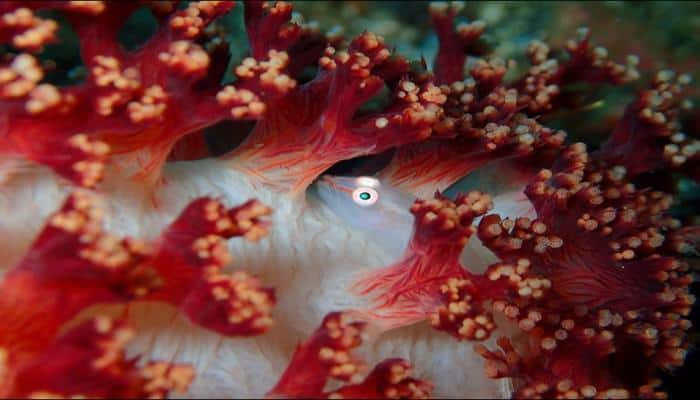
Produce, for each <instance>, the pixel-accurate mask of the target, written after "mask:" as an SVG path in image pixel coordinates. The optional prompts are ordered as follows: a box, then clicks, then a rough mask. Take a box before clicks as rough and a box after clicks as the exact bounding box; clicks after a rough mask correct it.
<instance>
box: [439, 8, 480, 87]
mask: <svg viewBox="0 0 700 400" xmlns="http://www.w3.org/2000/svg"><path fill="white" fill-rule="evenodd" d="M462 7H463V4H462V3H458V2H437V1H436V2H433V3H431V4H430V9H429V10H430V17H431V19H432V22H433V27H434V28H435V33H436V34H437V36H438V40H439V41H440V46H439V48H438V52H437V55H436V56H435V65H434V66H433V72H434V73H435V82H436V83H437V84H449V83H452V82H457V81H461V80H462V79H464V64H465V63H466V61H467V53H473V52H478V51H477V50H478V49H477V47H476V41H477V40H478V39H479V37H480V36H481V34H482V33H483V32H484V28H485V24H484V23H483V22H482V21H474V22H472V23H470V24H459V25H458V26H457V27H456V29H455V27H454V19H455V16H456V15H457V14H458V13H459V11H460V10H461V9H462Z"/></svg>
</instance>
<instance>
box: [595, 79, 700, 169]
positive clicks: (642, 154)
mask: <svg viewBox="0 0 700 400" xmlns="http://www.w3.org/2000/svg"><path fill="white" fill-rule="evenodd" d="M674 75H675V74H674V73H673V72H672V71H670V70H664V71H660V72H659V73H657V74H656V77H655V78H654V81H653V82H652V87H651V88H650V89H647V90H644V91H643V92H641V93H640V94H639V96H638V98H637V100H636V101H635V102H634V103H632V104H630V105H629V106H628V107H627V110H626V111H625V115H624V116H623V117H622V119H621V120H620V121H619V122H618V124H617V126H616V127H615V130H614V131H613V132H612V134H611V135H610V138H609V139H608V140H607V141H606V142H605V143H603V145H602V146H601V149H600V151H599V152H598V153H596V156H597V157H599V158H601V159H603V160H605V161H606V162H607V163H609V164H610V165H620V166H623V167H625V169H626V171H627V174H628V175H630V176H634V175H637V174H639V173H642V172H647V171H650V170H654V169H657V168H660V167H662V166H664V165H669V166H671V167H676V168H677V167H680V166H681V165H683V164H685V163H686V162H694V161H695V162H697V160H698V159H700V141H699V140H697V139H694V138H692V137H690V136H689V135H686V134H684V133H683V132H681V130H680V122H679V114H680V112H681V105H682V104H683V100H684V99H683V96H682V89H683V86H684V85H687V84H688V83H689V82H690V77H689V76H688V75H680V76H679V77H678V78H677V80H676V81H675V82H674V81H673V78H674ZM659 148H663V152H661V151H659V150H658V149H659Z"/></svg>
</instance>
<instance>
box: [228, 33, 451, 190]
mask: <svg viewBox="0 0 700 400" xmlns="http://www.w3.org/2000/svg"><path fill="white" fill-rule="evenodd" d="M320 64H321V67H322V68H323V71H322V72H321V73H320V74H319V75H318V76H317V78H316V79H315V80H313V81H311V82H309V83H308V84H306V85H304V86H302V87H299V88H297V89H296V90H294V91H293V92H291V93H290V94H289V95H287V96H285V97H283V98H281V99H279V100H278V101H276V102H274V104H273V105H271V106H270V107H274V108H275V109H276V110H277V112H276V113H274V114H271V115H268V116H266V117H265V118H264V119H263V120H261V121H260V122H259V123H258V124H257V125H256V127H255V129H254V130H253V132H252V133H251V135H250V136H249V137H248V139H247V140H246V141H245V142H244V143H243V144H242V145H241V146H240V147H239V148H238V149H237V150H236V151H235V152H233V153H232V154H231V155H230V156H229V157H231V160H232V165H233V166H234V167H235V168H239V169H242V170H244V171H246V172H247V173H249V174H250V175H253V176H257V177H259V178H260V179H261V180H262V181H263V182H264V183H266V184H269V185H270V186H273V187H275V188H279V189H284V190H288V191H291V192H292V193H300V192H301V191H302V190H303V189H304V188H306V186H308V185H309V184H310V183H311V181H312V180H313V179H314V178H315V177H316V176H318V175H319V174H320V173H321V172H322V171H323V170H325V169H327V168H328V167H330V166H331V165H333V163H335V162H337V161H340V160H344V159H349V158H352V157H356V156H361V155H367V154H375V153H379V152H381V151H384V150H386V149H388V148H391V147H394V146H399V145H402V144H405V143H410V142H413V141H417V140H421V139H425V138H426V137H428V136H430V134H431V132H432V129H431V126H432V125H433V124H434V123H435V121H436V119H437V118H438V117H439V115H440V112H441V109H440V107H439V105H440V104H441V103H442V101H443V100H444V99H443V97H442V96H440V94H439V92H438V91H437V89H436V88H435V87H434V86H432V85H429V84H427V85H424V86H418V85H416V84H415V83H413V82H411V81H402V82H401V83H399V84H398V87H397V88H396V91H395V99H396V100H395V103H394V104H393V105H392V106H390V107H389V108H387V109H386V110H384V111H383V112H381V113H378V114H375V115H372V116H366V117H363V118H355V119H354V118H353V115H354V114H355V112H356V111H357V109H358V108H359V107H360V106H361V105H362V104H363V103H364V102H366V101H367V100H369V99H370V98H371V97H372V96H374V95H375V94H376V93H377V92H378V91H379V90H380V89H381V88H382V86H383V80H382V79H389V80H393V79H395V77H396V76H400V71H401V70H404V69H405V67H406V65H405V64H404V63H402V62H401V61H398V60H392V59H391V54H390V53H389V51H388V50H387V49H386V48H385V47H384V44H383V40H382V39H381V38H380V37H377V36H375V35H373V34H371V33H365V34H363V35H361V36H360V37H358V38H357V39H355V40H354V41H353V42H352V44H351V46H350V49H349V51H348V52H345V51H341V52H337V53H336V51H335V49H333V48H330V47H329V48H328V49H327V50H326V56H324V57H322V58H321V60H320ZM300 160H303V161H302V162H300Z"/></svg>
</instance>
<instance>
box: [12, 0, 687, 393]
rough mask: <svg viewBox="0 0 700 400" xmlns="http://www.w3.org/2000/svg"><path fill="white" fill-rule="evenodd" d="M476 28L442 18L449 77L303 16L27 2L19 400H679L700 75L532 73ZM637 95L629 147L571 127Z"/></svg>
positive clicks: (20, 130)
mask: <svg viewBox="0 0 700 400" xmlns="http://www.w3.org/2000/svg"><path fill="white" fill-rule="evenodd" d="M462 6H463V5H462V4H461V3H460V2H436V3H432V4H431V5H430V6H429V7H428V11H429V15H430V21H431V22H432V25H433V27H434V30H435V34H436V37H437V43H438V44H437V51H436V53H435V56H434V57H433V59H434V60H433V61H434V62H433V65H432V66H428V65H427V64H428V63H427V62H426V60H425V59H420V60H414V59H411V58H410V57H408V56H406V55H402V52H401V51H398V50H396V47H395V44H394V43H389V40H385V39H384V38H382V37H381V36H380V35H378V34H375V33H372V32H369V31H364V32H363V33H361V34H359V35H357V36H355V37H351V38H346V37H344V36H343V35H341V34H339V33H338V32H337V31H333V32H328V33H324V32H322V31H321V30H320V29H319V27H318V26H317V25H316V24H313V23H308V24H307V23H304V22H303V19H302V18H301V17H300V16H299V15H297V14H296V13H295V12H294V7H293V5H292V4H291V3H287V2H282V1H279V2H264V1H244V2H243V4H236V2H233V1H192V2H177V1H173V2H171V1H133V2H116V1H114V2H113V1H67V2H59V1H36V2H21V1H17V2H14V1H8V2H3V3H1V4H0V43H2V47H0V49H2V51H3V57H2V59H0V155H1V156H2V162H0V210H1V214H0V237H2V240H1V241H0V252H1V253H2V255H3V257H2V260H3V261H2V262H1V263H0V267H1V268H2V271H3V272H2V281H1V282H0V288H2V294H1V295H0V319H1V321H2V325H3V326H2V328H0V396H3V397H75V396H85V397H91V398H96V397H99V398H114V397H167V396H171V395H173V396H174V395H185V396H189V397H203V396H215V397H262V396H267V397H274V398H300V397H302V398H426V397H430V396H436V397H451V398H464V397H482V398H483V397H487V398H506V397H518V398H519V397H525V398H542V397H546V398H550V397H551V398H554V397H558V398H561V397H564V398H599V397H600V398H611V397H614V398H618V397H651V398H661V397H664V396H666V393H665V392H664V391H663V389H662V388H661V387H660V385H661V380H660V372H663V371H672V370H673V369H675V368H677V367H680V366H682V365H683V363H684V360H685V357H686V354H687V352H688V351H689V348H690V344H689V340H688V338H687V336H688V335H687V333H688V331H689V329H690V328H691V325H692V324H691V322H690V321H689V314H690V312H691V308H692V306H693V304H694V301H695V298H694V296H693V295H692V294H691V291H690V285H691V284H692V282H693V275H692V268H691V266H690V263H689V260H690V258H691V257H693V256H697V254H698V253H697V244H698V237H699V236H700V228H698V226H697V225H695V224H694V223H693V220H692V219H681V218H676V217H674V215H673V213H672V211H673V210H672V207H673V205H674V202H676V201H677V193H674V190H673V189H674V188H673V187H672V186H673V185H670V184H668V183H666V184H664V183H659V182H657V181H659V180H662V181H663V180H664V179H665V180H667V181H668V180H671V179H678V177H679V176H680V177H683V179H685V180H687V181H690V180H693V179H695V180H697V178H698V175H697V172H694V171H697V166H698V165H700V164H699V163H698V161H700V155H699V152H698V150H699V149H700V142H699V141H698V139H697V134H698V130H697V123H696V122H697V111H694V110H693V109H692V103H691V102H690V101H689V100H688V98H687V97H688V96H687V92H689V91H692V87H691V78H690V76H689V75H687V74H684V73H679V74H677V73H675V72H674V71H671V70H661V71H655V72H653V73H652V74H651V75H648V71H641V72H640V69H641V68H640V62H639V59H638V57H636V56H634V55H631V56H628V57H627V58H626V59H625V62H623V63H619V62H616V61H614V59H613V58H612V57H611V56H610V55H609V54H608V51H607V50H606V49H605V48H604V47H601V46H596V45H594V44H593V40H594V39H593V35H592V32H591V31H590V30H588V29H585V28H582V29H580V30H579V31H578V32H577V34H576V37H575V38H574V39H571V40H569V41H568V42H566V44H565V47H564V49H561V50H559V49H554V48H551V47H550V46H549V45H547V44H545V43H544V42H542V41H539V40H535V41H533V42H531V43H530V44H529V46H527V48H526V50H525V53H526V54H525V57H526V58H527V59H528V60H529V63H530V66H529V67H528V68H526V69H525V70H524V71H522V72H523V73H522V74H520V75H519V74H518V72H519V71H518V68H517V65H516V63H515V62H513V61H504V60H502V59H500V58H498V57H496V56H494V55H493V54H490V51H489V46H488V45H487V43H486V41H485V40H484V35H486V34H487V32H488V29H489V27H487V26H486V24H485V23H484V22H482V21H479V20H475V21H471V22H469V23H463V22H458V19H459V15H460V12H461V9H462ZM241 7H242V8H243V12H242V13H240V14H238V15H239V16H241V17H242V24H243V25H242V26H241V27H240V28H241V29H240V30H241V31H243V30H244V31H245V33H246V34H247V48H245V49H243V50H241V49H236V48H235V45H233V44H230V43H240V42H241V38H237V37H234V36H232V35H229V34H227V33H226V32H225V31H226V29H224V25H225V24H224V23H222V20H224V19H227V18H229V17H230V16H231V15H232V13H234V12H236V10H239V9H240V8H241ZM139 13H145V14H147V15H149V16H150V17H152V18H153V24H154V25H155V26H156V28H155V29H154V33H153V34H152V35H151V36H150V37H149V38H148V39H147V40H145V41H144V42H143V43H141V44H139V45H138V46H129V48H127V47H126V46H124V45H123V43H122V42H120V39H119V37H120V36H121V35H123V29H124V27H125V24H126V25H127V26H128V24H129V23H131V22H130V21H131V19H132V17H133V16H134V15H137V14H139ZM67 27H70V29H72V30H73V31H74V32H75V33H76V34H77V36H78V38H79V53H80V59H81V60H82V64H83V66H84V69H83V70H82V71H83V73H84V79H82V80H80V79H76V80H73V81H71V82H69V83H65V82H62V83H60V84H59V83H58V82H56V80H55V79H54V78H52V77H51V68H52V67H51V65H54V66H55V63H53V64H52V62H49V60H47V56H46V53H47V49H49V48H50V47H51V46H52V45H53V44H55V43H57V42H59V41H60V39H61V38H62V35H61V34H60V30H61V29H67ZM232 50H237V51H232ZM232 53H239V54H242V53H245V54H243V57H241V59H240V60H237V59H235V57H233V56H232ZM647 78H648V79H647ZM640 81H641V82H640ZM625 85H631V86H630V87H633V88H635V89H637V92H636V94H635V95H634V98H633V100H632V101H631V102H630V103H629V104H628V105H627V106H626V107H625V108H624V111H623V112H621V113H619V115H612V117H615V118H616V119H615V120H614V122H613V123H612V124H611V125H610V128H609V130H608V134H609V135H608V136H607V138H605V139H602V140H601V141H600V143H597V142H596V141H595V140H590V141H587V142H590V143H582V142H579V141H576V140H572V139H569V138H567V130H568V129H569V127H567V126H560V124H557V123H555V122H553V121H555V117H556V116H557V115H558V114H560V113H577V112H580V111H581V110H582V109H583V108H584V107H581V104H580V103H581V98H583V97H585V95H586V91H587V90H588V89H590V88H592V87H595V88H600V87H622V86H625ZM613 114H614V113H613ZM693 118H695V119H693ZM693 121H695V124H694V122H693ZM221 126H225V127H228V128H230V130H229V131H228V132H223V133H222V132H219V136H218V139H222V140H223V141H224V142H227V143H234V142H235V143H237V144H235V145H232V146H230V148H226V149H223V150H222V149H221V148H218V147H217V146H214V145H212V136H211V132H212V131H213V130H212V129H213V128H216V127H219V128H218V129H219V130H220V129H221V128H220V127H221ZM570 128H571V129H573V130H577V129H578V127H577V126H572V127H570ZM347 162H349V163H350V164H351V165H352V168H350V169H351V172H349V174H351V175H353V176H337V174H338V171H339V167H340V165H341V164H344V163H347ZM346 172H347V169H346ZM356 175H360V176H356ZM465 177H466V178H465ZM450 192H457V193H456V194H454V195H452V194H448V193H450Z"/></svg>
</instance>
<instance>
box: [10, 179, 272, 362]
mask: <svg viewBox="0 0 700 400" xmlns="http://www.w3.org/2000/svg"><path fill="white" fill-rule="evenodd" d="M269 213H270V210H269V209H268V208H267V207H265V206H263V205H261V204H260V203H258V202H256V201H250V202H248V203H246V204H243V205H241V206H239V207H236V208H232V209H230V210H226V209H225V208H224V207H223V206H222V205H221V204H220V203H219V202H216V201H214V200H211V199H207V198H202V199H198V200H195V201H194V202H193V203H191V204H190V205H189V206H188V207H187V208H186V209H185V210H184V211H183V213H182V215H181V216H180V218H178V219H177V220H176V221H175V222H173V224H172V225H171V226H170V227H169V228H168V229H167V230H166V231H165V232H164V233H163V235H162V236H161V238H160V239H159V240H158V241H157V242H156V243H155V245H153V246H148V245H146V244H145V243H141V242H138V241H136V240H133V239H129V238H126V239H120V238H117V237H114V236H112V235H109V234H106V233H104V232H102V230H101V227H100V221H101V217H102V211H101V209H100V208H99V207H98V204H97V199H96V197H95V195H93V194H91V193H90V192H87V191H82V190H81V191H76V192H74V193H73V194H72V195H71V196H70V197H69V198H68V199H67V200H66V202H65V204H64V205H63V207H62V208H61V210H60V211H59V212H57V213H55V214H54V215H53V216H52V217H51V218H50V220H49V223H48V224H47V225H46V227H45V228H44V229H43V231H42V232H41V233H40V234H39V236H38V237H37V239H36V240H35V242H34V244H33V245H32V247H31V249H30V251H29V253H28V254H27V255H26V257H25V258H24V259H23V260H22V261H21V262H20V264H19V265H18V266H17V267H15V268H14V269H12V270H11V271H9V272H8V273H7V274H6V275H5V278H4V280H3V282H2V293H3V296H2V297H0V315H2V316H3V318H5V320H6V321H7V323H8V324H9V325H8V326H6V329H3V331H2V332H1V333H0V348H2V349H4V351H5V352H6V354H7V357H8V358H9V363H10V364H11V365H13V366H18V367H17V368H19V366H22V365H24V363H25V362H27V361H28V360H32V359H34V358H35V357H36V356H37V354H40V353H42V352H45V351H47V349H48V348H49V346H51V345H52V341H53V340H54V338H55V337H56V336H57V334H58V332H59V330H60V329H61V328H62V327H63V326H64V324H65V323H67V322H69V321H70V320H72V319H73V317H75V316H76V315H77V314H78V313H79V312H80V311H82V310H84V309H85V308H87V307H89V306H91V305H95V304H99V303H127V302H129V301H132V300H135V299H143V300H160V301H167V302H169V303H171V304H173V305H175V306H177V307H179V308H180V309H181V310H182V312H183V313H184V314H185V315H187V316H188V317H189V318H190V320H192V321H193V322H194V323H197V324H199V325H202V326H204V327H206V328H208V329H211V330H214V331H216V332H219V333H221V334H223V335H227V336H232V335H255V334H260V333H262V332H264V331H266V330H267V329H268V328H269V326H270V325H271V318H270V312H271V307H272V305H273V304H274V295H273V292H272V290H271V289H266V288H261V286H260V283H259V282H258V280H257V279H255V278H253V277H251V276H249V275H248V274H246V273H244V272H236V273H234V274H232V275H225V274H224V273H222V272H221V271H220V268H221V267H222V266H223V265H225V264H226V263H228V261H229V260H230V256H229V255H228V251H227V249H226V247H225V242H224V238H230V237H234V236H244V237H246V238H248V239H249V240H257V239H259V238H260V237H261V236H262V235H263V234H264V233H265V231H266V227H267V222H266V221H265V220H263V219H262V217H264V216H265V215H268V214H269Z"/></svg>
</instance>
